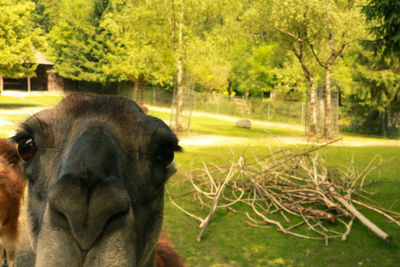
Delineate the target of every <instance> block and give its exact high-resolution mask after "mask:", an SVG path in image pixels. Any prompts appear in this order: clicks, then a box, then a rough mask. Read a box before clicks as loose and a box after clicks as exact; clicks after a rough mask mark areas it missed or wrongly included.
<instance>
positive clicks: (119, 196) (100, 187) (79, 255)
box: [12, 94, 181, 267]
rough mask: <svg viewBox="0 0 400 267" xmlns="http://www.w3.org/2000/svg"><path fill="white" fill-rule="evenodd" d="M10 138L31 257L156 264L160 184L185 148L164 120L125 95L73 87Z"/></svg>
mask: <svg viewBox="0 0 400 267" xmlns="http://www.w3.org/2000/svg"><path fill="white" fill-rule="evenodd" d="M12 140H13V141H14V142H15V143H17V144H18V151H19V154H20V156H21V157H22V159H23V160H24V174H25V177H26V179H27V182H28V203H27V218H28V228H29V232H30V235H31V242H32V247H33V249H34V251H35V254H36V263H35V266H37V267H52V266H54V267H62V266H68V267H78V266H100V267H102V266H107V267H109V266H154V265H155V260H156V259H155V246H156V243H157V240H158V237H159V234H160V231H161V225H162V217H163V202H164V199H163V196H164V186H165V183H166V181H167V179H168V178H169V177H170V176H171V175H172V174H173V173H174V172H175V171H176V168H175V164H174V161H173V159H174V152H176V151H179V150H181V148H180V147H179V145H178V140H177V138H176V136H175V135H174V134H173V133H172V131H171V130H170V129H169V128H168V126H167V125H166V124H164V123H163V122H162V121H161V120H160V119H158V118H154V117H151V116H148V115H146V114H145V113H143V111H142V110H141V109H140V107H139V106H138V105H137V104H136V103H135V102H133V101H131V100H128V99H126V98H122V97H117V96H100V95H90V94H73V95H70V96H68V97H66V98H64V99H63V100H62V101H61V102H60V103H59V104H58V105H57V106H56V107H54V108H52V109H46V110H43V111H40V112H38V113H36V114H35V115H33V116H31V117H30V118H28V119H27V120H26V121H25V122H23V123H22V124H21V126H20V128H19V130H18V131H17V133H16V135H15V136H14V137H13V138H12Z"/></svg>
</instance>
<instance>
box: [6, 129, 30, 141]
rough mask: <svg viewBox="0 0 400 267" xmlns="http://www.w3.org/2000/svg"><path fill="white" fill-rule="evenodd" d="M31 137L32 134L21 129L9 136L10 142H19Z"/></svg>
mask: <svg viewBox="0 0 400 267" xmlns="http://www.w3.org/2000/svg"><path fill="white" fill-rule="evenodd" d="M29 138H32V134H31V133H29V132H28V131H22V132H18V133H17V134H16V135H14V136H12V137H11V138H10V140H11V142H13V143H16V144H17V143H19V142H21V141H22V140H24V139H29Z"/></svg>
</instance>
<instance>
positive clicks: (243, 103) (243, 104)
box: [242, 95, 246, 118]
mask: <svg viewBox="0 0 400 267" xmlns="http://www.w3.org/2000/svg"><path fill="white" fill-rule="evenodd" d="M245 104H246V103H245V102H244V95H242V118H243V117H244V106H245Z"/></svg>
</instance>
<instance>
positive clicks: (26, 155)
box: [18, 138, 36, 161]
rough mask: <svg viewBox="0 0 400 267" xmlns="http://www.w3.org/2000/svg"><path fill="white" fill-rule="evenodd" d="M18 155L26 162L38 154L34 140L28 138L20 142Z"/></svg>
mask: <svg viewBox="0 0 400 267" xmlns="http://www.w3.org/2000/svg"><path fill="white" fill-rule="evenodd" d="M18 153H19V155H20V156H21V158H22V159H23V160H24V161H28V160H30V159H31V158H32V157H33V156H34V155H35V153H36V147H35V143H34V142H33V139H32V138H28V139H24V140H22V141H21V142H19V143H18Z"/></svg>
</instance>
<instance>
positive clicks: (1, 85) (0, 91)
mask: <svg viewBox="0 0 400 267" xmlns="http://www.w3.org/2000/svg"><path fill="white" fill-rule="evenodd" d="M3 91H4V81H3V76H2V75H0V95H2V94H3Z"/></svg>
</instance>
